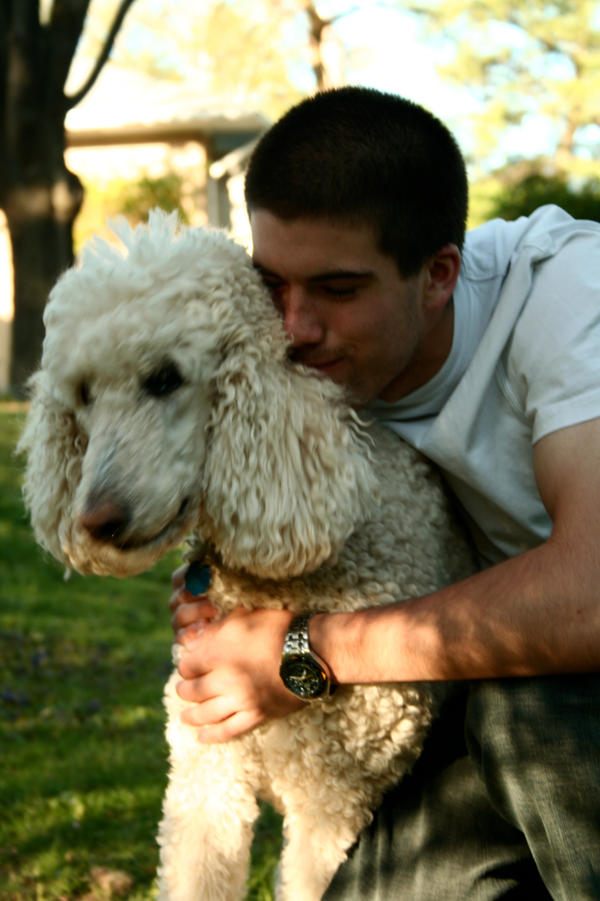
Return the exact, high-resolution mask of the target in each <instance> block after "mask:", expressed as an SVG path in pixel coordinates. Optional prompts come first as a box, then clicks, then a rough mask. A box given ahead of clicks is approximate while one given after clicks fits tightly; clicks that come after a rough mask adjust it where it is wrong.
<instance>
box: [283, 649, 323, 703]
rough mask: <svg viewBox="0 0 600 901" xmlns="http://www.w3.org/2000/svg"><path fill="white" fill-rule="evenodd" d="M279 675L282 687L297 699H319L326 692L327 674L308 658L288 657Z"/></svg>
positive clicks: (314, 661)
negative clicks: (287, 689) (291, 692)
mask: <svg viewBox="0 0 600 901" xmlns="http://www.w3.org/2000/svg"><path fill="white" fill-rule="evenodd" d="M280 673H281V678H282V680H283V683H284V685H286V686H287V688H289V690H290V691H293V692H294V694H295V695H298V697H299V698H309V699H310V698H320V697H321V695H322V694H324V693H325V692H326V691H327V686H328V684H329V679H328V677H327V673H326V672H324V670H323V669H322V668H321V667H320V666H319V664H318V663H317V661H316V660H312V659H311V658H310V657H301V656H300V655H298V656H293V655H290V656H289V657H287V658H286V660H285V661H284V663H283V664H282V666H281V671H280Z"/></svg>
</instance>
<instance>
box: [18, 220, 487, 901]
mask: <svg viewBox="0 0 600 901" xmlns="http://www.w3.org/2000/svg"><path fill="white" fill-rule="evenodd" d="M115 231H117V233H118V235H119V237H120V238H121V240H122V242H123V244H124V245H125V251H122V250H119V249H116V248H114V247H111V246H110V245H109V244H107V243H105V242H102V241H98V240H96V241H95V242H94V243H92V245H91V246H89V247H87V248H86V249H85V251H84V253H83V257H82V263H81V265H80V266H79V267H78V268H73V269H71V270H69V271H68V272H67V273H65V275H63V276H62V278H61V279H60V280H59V282H58V284H57V285H56V287H55V288H54V290H53V291H52V294H51V296H50V301H49V303H48V306H47V308H46V312H45V324H46V339H45V342H44V352H43V360H42V365H41V368H40V370H39V372H37V373H36V374H35V376H34V377H33V379H32V394H33V397H32V404H31V412H30V414H29V418H28V421H27V424H26V427H25V431H24V434H23V437H22V440H21V445H20V446H21V449H22V450H25V451H26V452H27V454H28V465H27V472H26V478H25V497H26V502H27V504H28V506H29V508H30V511H31V515H32V521H33V526H34V528H35V533H36V537H37V539H38V541H39V542H40V543H41V544H42V545H43V546H44V547H45V548H47V549H48V550H49V551H50V552H51V553H52V554H53V555H54V556H55V557H57V558H58V559H59V560H61V561H63V562H64V563H65V564H66V565H67V566H68V567H74V568H75V569H77V570H79V571H80V572H82V573H99V574H107V573H110V574H113V575H118V576H126V575H129V574H132V573H136V572H140V571H141V570H145V569H147V568H149V567H150V566H151V565H152V564H153V563H154V562H155V561H156V560H157V559H158V558H159V557H160V556H161V554H163V553H164V552H165V551H166V550H167V549H169V548H172V547H174V546H175V545H177V544H178V543H180V542H181V541H182V539H183V537H184V536H185V535H186V533H188V532H190V531H193V532H194V536H195V537H194V538H193V540H192V551H191V554H190V555H189V556H190V557H191V558H193V559H198V558H200V559H204V560H207V561H208V562H209V563H210V566H211V570H212V578H211V585H210V589H209V593H208V596H209V598H210V600H211V602H212V603H213V604H214V605H215V606H216V607H217V608H218V609H219V610H221V611H223V612H227V611H229V610H231V609H232V608H233V607H235V606H236V605H240V604H243V605H245V606H247V607H254V606H266V607H282V606H284V607H287V608H289V609H290V610H293V611H296V612H304V611H317V610H348V609H357V608H360V607H364V606H369V605H380V604H386V603H389V602H391V601H394V600H396V599H399V598H403V597H415V596H418V595H421V594H425V593H428V592H431V591H434V590H435V589H437V588H439V587H441V586H443V585H444V584H447V583H449V582H452V581H456V580H458V579H460V578H462V577H464V576H465V575H467V574H468V573H470V572H472V571H473V562H472V557H471V553H470V550H469V548H468V546H467V544H466V543H465V540H464V538H463V536H462V533H461V531H460V530H459V529H458V528H457V527H456V526H455V525H454V522H453V517H452V515H451V511H450V509H449V506H448V503H447V501H446V498H445V495H444V492H443V490H442V488H441V485H440V482H439V480H438V477H437V476H436V475H435V474H434V473H433V472H432V470H431V468H430V467H429V465H427V464H426V463H425V461H424V460H423V459H422V458H421V457H420V456H419V455H418V454H417V453H416V452H415V451H413V450H412V449H411V448H409V447H408V446H407V445H406V444H404V443H403V442H401V441H400V440H399V439H398V438H396V437H395V436H394V435H393V434H392V433H390V432H387V431H385V430H382V429H381V428H376V427H366V426H364V425H362V424H361V423H360V422H359V420H358V418H357V416H356V415H355V414H354V412H353V411H352V409H351V408H350V407H349V406H348V404H347V403H345V401H344V398H343V392H342V390H341V389H340V388H338V387H337V386H335V385H333V384H332V383H331V382H329V381H328V380H325V379H323V378H322V377H320V376H319V375H317V374H315V373H313V372H311V371H308V370H306V369H305V368H304V367H302V366H298V365H294V364H292V363H290V362H289V360H288V359H287V356H286V350H287V345H286V338H285V335H284V331H283V327H282V323H281V321H280V319H279V317H278V315H277V314H276V312H275V311H274V309H273V306H272V304H271V300H270V297H269V295H268V292H267V291H266V289H265V288H264V286H263V284H262V282H261V279H260V277H259V276H258V274H257V273H256V272H255V270H254V268H253V266H252V263H251V261H250V259H249V258H248V256H247V254H246V253H245V251H244V250H242V249H241V248H240V247H238V246H236V245H235V244H234V243H232V242H231V241H230V240H229V239H228V238H226V237H225V235H223V234H222V233H220V232H214V231H209V230H203V229H194V228H181V229H179V228H178V226H177V221H176V219H175V218H174V217H173V216H172V215H171V216H167V215H166V214H164V213H161V212H159V211H155V212H154V213H153V214H151V216H150V221H149V225H148V226H147V227H146V226H144V227H139V228H137V229H135V230H134V231H132V230H130V229H129V228H128V226H126V225H125V224H120V225H119V226H118V228H116V229H115ZM177 679H178V677H177V676H176V675H175V674H174V676H173V677H172V678H171V679H170V681H169V682H168V684H167V687H166V706H167V710H168V714H169V721H168V727H167V735H168V739H169V743H170V749H171V757H170V759H171V775H170V783H169V787H168V790H167V793H166V798H165V802H164V816H163V820H162V823H161V826H160V833H159V843H160V846H161V864H160V870H159V882H160V897H161V898H162V899H168V901H225V899H240V898H243V897H244V893H245V883H246V877H247V866H248V857H249V848H250V843H251V837H252V829H253V824H254V822H255V819H256V817H257V813H258V807H257V801H256V798H257V797H261V798H264V799H266V800H268V801H269V802H271V803H272V804H273V805H274V806H275V808H276V809H277V810H279V811H280V812H281V813H282V814H283V816H284V835H285V843H284V850H283V855H282V860H281V865H280V872H279V885H278V889H277V891H278V897H279V898H281V899H289V901H309V899H310V901H314V899H318V898H320V897H321V895H322V894H323V892H324V890H325V888H326V887H327V885H328V883H329V881H330V879H331V877H332V875H333V873H334V872H335V870H336V869H337V867H338V866H339V864H340V863H341V862H342V861H343V860H344V858H345V856H346V854H347V851H348V849H349V848H350V846H351V845H352V844H353V842H354V840H355V839H356V837H357V835H358V833H359V832H360V831H361V830H362V829H363V827H364V826H365V825H366V824H367V823H368V822H369V820H370V817H371V813H370V811H371V810H372V809H373V808H374V807H375V806H376V805H377V804H378V802H379V800H380V798H381V796H382V793H383V792H384V791H385V790H386V789H387V788H388V787H389V786H391V785H392V784H394V783H396V782H397V781H398V780H399V779H400V778H401V777H402V776H403V774H405V773H406V772H407V771H408V770H409V769H410V768H411V766H412V765H413V763H414V761H415V759H416V758H417V756H418V754H419V752H420V749H421V746H422V741H423V738H424V735H425V733H426V730H427V727H428V724H429V722H430V719H431V715H432V707H433V703H434V702H433V700H432V699H433V692H432V687H431V686H427V685H424V684H421V685H417V684H410V685H408V684H398V685H385V686H372V685H361V686H355V687H352V688H350V687H344V688H339V689H338V691H337V692H336V693H335V694H334V695H333V696H332V697H330V698H327V699H326V700H322V701H316V702H312V703H310V704H307V705H306V706H305V707H304V709H302V710H301V711H299V712H297V713H294V714H292V715H291V716H288V717H286V718H284V719H281V720H277V721H274V722H271V723H269V724H268V725H265V726H261V727H260V728H258V729H256V730H255V731H254V732H252V733H250V734H248V735H246V736H244V737H242V738H240V739H236V740H234V741H231V742H229V743H227V744H223V745H213V746H202V745H201V744H200V743H199V742H198V741H197V740H196V738H195V732H194V728H193V727H189V726H186V725H184V724H182V723H181V721H180V716H179V715H180V711H181V710H182V708H183V706H184V702H182V701H181V700H180V699H179V697H178V696H177V695H176V693H175V684H176V682H177Z"/></svg>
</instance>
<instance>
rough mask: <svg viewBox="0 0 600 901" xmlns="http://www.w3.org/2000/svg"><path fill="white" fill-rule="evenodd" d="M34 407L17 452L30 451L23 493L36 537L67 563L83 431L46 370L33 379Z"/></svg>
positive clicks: (30, 387)
mask: <svg viewBox="0 0 600 901" xmlns="http://www.w3.org/2000/svg"><path fill="white" fill-rule="evenodd" d="M28 388H29V391H30V393H31V407H30V410H29V413H28V415H27V420H26V423H25V428H24V430H23V433H22V435H21V438H20V440H19V443H18V445H17V452H19V453H24V454H26V455H27V462H26V467H25V478H24V482H23V494H24V498H25V504H26V506H27V508H28V509H29V512H30V514H31V522H32V525H33V529H34V533H35V537H36V540H37V541H38V543H39V544H40V545H41V546H42V547H44V548H46V550H48V551H50V553H51V554H52V556H53V557H55V558H56V559H57V560H59V561H61V562H62V563H64V564H65V565H69V564H68V560H67V559H66V557H65V555H64V554H63V551H62V545H63V543H64V539H65V537H66V536H65V530H68V529H70V523H71V519H72V517H71V509H72V505H73V499H74V495H75V491H76V489H77V485H78V484H79V481H80V479H81V461H82V459H83V455H84V453H85V444H86V442H85V437H84V436H82V435H81V434H80V432H79V430H78V429H77V426H76V423H75V417H74V415H73V413H72V411H71V410H70V409H69V408H68V407H67V406H65V405H64V404H62V403H61V402H60V401H58V400H57V399H56V398H55V397H54V396H53V394H52V392H51V390H50V388H49V385H48V382H47V375H46V373H45V372H44V370H40V371H39V372H37V373H36V374H35V375H34V376H32V378H31V379H30V380H29V384H28Z"/></svg>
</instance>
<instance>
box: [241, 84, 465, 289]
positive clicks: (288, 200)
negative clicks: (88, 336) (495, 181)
mask: <svg viewBox="0 0 600 901" xmlns="http://www.w3.org/2000/svg"><path fill="white" fill-rule="evenodd" d="M246 204H247V206H248V210H249V212H252V211H253V210H255V209H265V210H268V211H269V212H271V213H273V215H275V216H278V217H279V218H281V219H296V218H300V217H315V218H325V219H330V220H332V221H338V222H339V221H343V222H346V221H347V222H351V223H353V224H354V223H356V224H366V225H369V226H371V227H373V228H374V230H375V235H376V240H377V244H378V248H379V250H380V251H381V252H382V253H385V254H387V255H389V256H392V257H393V258H394V259H395V260H396V264H397V266H398V269H399V270H400V272H401V273H402V274H403V275H404V276H411V275H414V274H416V273H417V272H418V271H419V270H420V269H421V267H422V265H423V264H424V263H425V262H426V260H427V259H428V258H429V257H431V256H432V255H433V254H434V253H436V252H437V251H438V250H439V249H440V248H441V247H443V246H444V245H445V244H449V243H452V244H456V245H457V246H458V247H459V248H461V247H462V244H463V240H464V234H465V224H466V218H467V205H468V187H467V176H466V171H465V164H464V160H463V158H462V155H461V152H460V150H459V148H458V145H457V143H456V141H455V139H454V137H453V136H452V134H451V133H450V132H449V131H448V129H447V128H446V126H445V125H443V124H442V123H441V122H440V121H439V119H436V117H435V116H434V115H432V113H430V112H429V111H428V110H426V109H424V108H423V107H421V106H419V105H418V104H416V103H413V102H411V101H410V100H406V99H405V98H403V97H399V96H397V95H394V94H386V93H383V92H380V91H376V90H373V89H371V88H362V87H344V88H336V89H334V90H331V91H323V92H321V93H318V94H315V95H314V96H312V97H309V98H308V99H306V100H303V101H302V102H301V103H299V104H298V105H297V106H294V107H292V108H291V109H290V110H288V112H287V113H285V115H284V116H283V117H282V118H281V119H279V121H278V122H276V123H275V124H274V125H273V126H272V127H271V128H270V129H269V130H268V131H267V132H266V133H265V134H264V135H263V136H262V138H261V139H260V141H259V143H258V144H257V146H256V148H255V150H254V152H253V154H252V157H251V159H250V162H249V165H248V170H247V173H246Z"/></svg>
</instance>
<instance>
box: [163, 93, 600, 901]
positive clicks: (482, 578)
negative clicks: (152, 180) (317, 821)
mask: <svg viewBox="0 0 600 901" xmlns="http://www.w3.org/2000/svg"><path fill="white" fill-rule="evenodd" d="M246 200H247V204H248V210H249V214H250V220H251V225H252V233H253V240H254V258H255V262H256V265H257V267H258V268H259V270H260V271H261V272H262V274H263V278H264V280H265V283H266V284H267V285H268V286H269V288H270V289H271V292H272V295H273V301H274V303H275V305H276V306H277V308H278V309H279V310H280V312H281V316H282V318H283V321H284V324H285V327H286V330H287V333H288V335H289V337H290V354H291V356H292V358H293V359H295V360H297V361H299V362H302V363H304V364H306V365H307V366H311V367H313V368H315V369H316V370H318V371H319V372H321V373H322V375H323V377H324V378H325V377H326V378H332V379H333V380H334V381H336V382H338V383H340V384H343V385H345V386H346V387H347V389H348V392H349V394H350V396H351V397H352V398H353V400H354V402H355V404H356V406H357V407H364V406H365V405H368V412H369V414H370V415H375V416H377V417H378V418H380V419H382V420H383V421H384V422H386V423H387V424H388V425H389V426H390V428H392V429H394V430H395V431H396V432H397V433H398V434H399V435H402V436H403V437H404V438H405V439H406V440H408V441H410V442H411V443H413V444H414V445H415V446H416V447H418V448H420V449H421V450H422V452H423V453H424V454H426V455H427V456H428V457H429V458H430V459H432V460H433V461H434V462H435V463H436V464H437V465H438V466H439V467H440V468H441V470H442V472H443V474H444V476H445V478H446V481H447V483H448V485H449V487H450V488H451V490H452V491H453V493H454V494H455V495H456V497H457V499H458V501H459V503H460V506H461V508H462V511H463V512H464V515H465V518H466V521H467V523H468V525H469V528H470V531H471V534H472V536H473V540H474V542H475V545H476V547H477V550H478V552H479V555H480V558H481V564H482V570H481V572H479V573H477V574H476V575H474V576H472V577H471V578H469V579H467V580H466V581H464V582H461V583H460V584H457V585H454V586H450V587H448V588H445V589H443V590H442V591H438V592H436V593H435V594H432V595H430V596H427V597H422V598H419V599H417V600H410V601H405V602H403V600H402V598H398V603H397V604H394V605H391V606H390V607H387V608H383V609H377V610H365V611H359V612H355V613H349V614H317V615H314V616H313V617H311V619H310V624H309V633H308V636H309V641H310V646H311V648H312V649H313V650H314V652H315V653H316V654H318V656H319V657H320V658H322V659H323V660H324V661H326V663H327V665H328V666H329V668H330V669H331V672H332V674H333V677H334V679H335V680H336V681H337V682H338V683H340V684H351V683H368V682H395V681H403V680H408V681H410V680H448V681H456V682H457V683H458V684H459V686H460V690H459V691H458V695H457V697H456V698H455V699H454V700H453V701H452V703H451V705H450V707H449V709H448V710H447V711H443V712H442V714H441V716H440V720H439V722H438V723H436V724H435V726H434V730H433V734H432V739H431V741H430V743H429V746H428V747H426V749H425V751H424V753H423V756H422V759H421V760H420V761H419V763H418V764H417V766H416V767H415V770H414V772H413V773H412V774H411V775H410V777H408V778H407V779H406V780H404V782H403V783H402V784H401V786H400V787H399V788H398V789H397V791H395V792H392V793H391V794H390V795H389V796H388V797H387V798H386V800H385V802H384V804H383V805H382V807H381V809H380V810H379V811H378V812H377V815H376V818H375V821H374V824H373V826H372V827H371V829H370V830H367V831H366V832H365V833H364V834H363V836H361V839H360V841H359V843H358V845H357V847H356V848H355V849H354V850H353V852H352V854H351V857H350V860H349V862H348V863H347V864H345V865H344V866H342V867H341V868H340V871H339V872H338V874H337V876H336V877H335V879H334V881H333V883H332V885H331V887H330V889H329V891H328V893H327V897H328V898H342V897H343V898H357V899H358V898H361V899H362V898H373V899H375V898H377V899H380V898H381V899H382V898H386V899H391V898H402V899H411V901H429V899H431V901H437V899H440V898H444V899H445V901H447V899H455V901H464V899H466V898H477V899H485V901H488V899H497V898H508V897H510V898H522V899H525V898H527V899H531V898H549V897H552V898H560V899H565V901H566V899H569V901H573V899H577V901H580V899H584V898H585V899H587V898H600V779H599V776H600V719H599V718H598V711H599V703H598V702H599V696H600V692H599V688H600V682H599V680H598V677H597V676H596V675H595V673H596V671H597V670H598V668H599V665H600V641H599V638H600V605H599V604H598V593H599V589H598V585H600V552H599V551H598V548H599V546H600V467H599V466H598V463H599V461H600V418H599V417H600V378H599V373H600V366H599V364H598V360H599V359H600V227H598V226H596V225H594V224H592V223H582V222H575V221H574V220H572V219H571V218H570V217H568V216H567V215H566V214H564V213H563V212H562V211H560V210H558V209H557V208H543V209H542V210H540V211H538V213H536V214H535V215H534V216H532V217H531V218H530V219H522V220H519V221H518V222H515V223H501V222H493V223H489V224H487V225H486V226H483V227H482V228H480V229H477V230H476V231H475V232H473V233H472V234H471V235H469V236H467V239H466V242H465V243H464V246H463V239H464V224H465V220H466V210H467V187H466V177H465V171H464V164H463V161H462V158H461V155H460V152H459V151H458V148H457V146H456V144H455V142H454V140H453V138H452V137H451V135H450V134H449V133H448V131H447V130H446V129H445V128H444V126H443V125H442V124H441V123H440V122H438V121H437V120H436V119H435V118H434V117H433V116H431V115H430V114H429V113H428V112H426V111H425V110H423V109H422V108H420V107H418V106H416V105H414V104H411V103H409V102H407V101H405V100H403V99H401V98H398V97H393V96H391V95H385V94H380V93H378V92H375V91H370V90H366V89H360V88H344V89H340V90H337V91H332V92H326V93H323V94H320V95H317V96H316V97H314V98H311V99H309V100H307V101H305V102H304V103H302V104H300V105H299V106H298V107H295V108H294V109H292V110H291V111H290V112H288V113H287V114H286V116H284V117H283V119H282V120H280V121H279V122H278V123H276V124H275V125H274V126H273V128H272V129H271V130H270V131H269V132H268V133H267V134H266V135H265V136H264V137H263V139H262V140H261V142H260V143H259V145H258V147H257V149H256V151H255V153H254V155H253V158H252V160H251V162H250V166H249V170H248V175H247V180H246ZM182 584H183V575H182V572H181V571H180V572H179V573H178V574H176V575H175V576H174V586H175V588H176V591H175V594H174V595H173V598H172V601H171V604H172V607H173V609H174V617H173V622H174V627H175V628H176V630H178V636H179V640H180V641H181V642H182V643H183V644H184V645H186V647H187V648H188V650H189V653H188V654H186V655H185V657H184V659H183V661H182V663H181V665H180V673H181V675H182V677H183V681H182V683H181V685H180V687H179V693H180V694H181V697H183V698H185V699H187V700H191V701H194V702H196V705H195V706H194V707H193V708H192V709H191V710H190V711H189V712H188V713H187V714H186V719H187V721H188V722H190V723H192V724H194V725H195V726H197V727H198V737H199V739H200V740H201V741H206V742H211V741H226V740H228V739H231V738H233V737H234V736H236V735H238V734H240V733H242V732H244V731H246V730H247V729H251V728H253V727H255V726H257V725H258V724H259V723H262V722H264V721H265V720H267V719H268V718H270V717H273V716H281V715H285V714H286V713H288V712H290V711H292V710H294V709H297V708H298V707H299V706H300V705H301V703H303V702H302V701H300V700H299V699H298V698H297V697H295V696H294V695H293V694H292V693H291V692H290V691H288V689H287V688H285V687H284V685H283V683H282V682H281V680H280V677H279V667H280V661H281V653H282V647H283V643H284V640H285V636H286V632H287V630H288V628H289V627H290V620H291V615H290V614H288V613H287V612H285V611H263V610H260V611H254V612H248V611H245V610H244V611H242V610H240V611H237V612H236V613H234V614H232V615H231V616H230V617H228V618H226V619H225V620H223V621H221V622H218V623H215V622H213V621H212V616H213V611H212V609H211V608H210V605H209V604H208V603H207V602H206V601H204V600H202V599H201V598H194V597H193V596H192V595H191V594H190V593H189V592H185V591H183V590H182Z"/></svg>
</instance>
